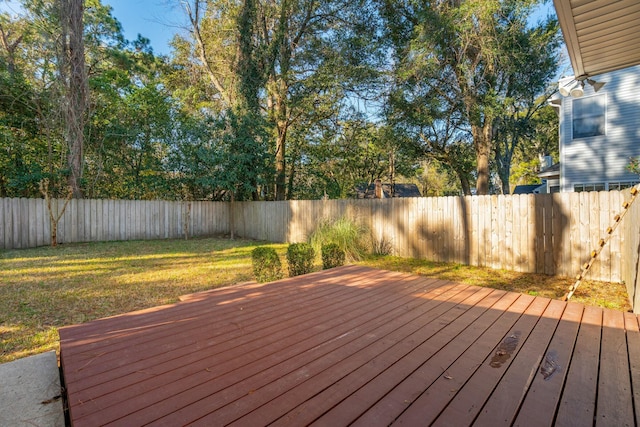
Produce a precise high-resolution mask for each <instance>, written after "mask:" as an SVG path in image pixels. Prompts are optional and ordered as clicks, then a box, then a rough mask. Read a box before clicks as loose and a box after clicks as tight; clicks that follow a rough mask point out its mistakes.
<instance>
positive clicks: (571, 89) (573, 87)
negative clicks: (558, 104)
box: [558, 76, 605, 98]
mask: <svg viewBox="0 0 640 427" xmlns="http://www.w3.org/2000/svg"><path fill="white" fill-rule="evenodd" d="M585 81H586V82H587V83H589V85H590V86H591V87H593V90H594V91H595V92H597V91H599V90H600V89H602V86H604V85H605V83H604V82H597V81H595V80H593V79H590V78H588V77H587V76H580V77H576V78H575V79H573V80H571V81H570V82H569V83H567V84H565V85H561V86H560V87H559V88H558V91H559V92H560V95H562V96H572V97H574V98H580V97H581V96H583V95H584V82H585Z"/></svg>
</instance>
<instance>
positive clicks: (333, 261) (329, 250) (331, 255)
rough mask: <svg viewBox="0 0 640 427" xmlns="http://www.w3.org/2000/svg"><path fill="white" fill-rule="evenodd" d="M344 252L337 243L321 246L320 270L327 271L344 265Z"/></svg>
mask: <svg viewBox="0 0 640 427" xmlns="http://www.w3.org/2000/svg"><path fill="white" fill-rule="evenodd" d="M344 258H345V255H344V251H343V250H342V249H340V246H338V244H337V243H327V244H326V245H322V268H323V269H325V270H326V269H329V268H334V267H340V266H342V265H344Z"/></svg>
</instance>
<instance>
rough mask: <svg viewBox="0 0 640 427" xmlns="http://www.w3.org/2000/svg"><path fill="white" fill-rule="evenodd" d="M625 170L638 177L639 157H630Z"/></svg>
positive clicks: (639, 168)
mask: <svg viewBox="0 0 640 427" xmlns="http://www.w3.org/2000/svg"><path fill="white" fill-rule="evenodd" d="M627 170H628V171H629V172H631V173H635V174H636V175H640V157H631V158H630V159H629V164H628V165H627Z"/></svg>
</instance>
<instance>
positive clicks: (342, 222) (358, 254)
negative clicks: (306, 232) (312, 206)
mask: <svg viewBox="0 0 640 427" xmlns="http://www.w3.org/2000/svg"><path fill="white" fill-rule="evenodd" d="M368 236H369V232H368V230H367V228H366V227H363V226H361V225H359V224H358V223H356V222H355V221H353V220H350V219H348V218H340V219H338V220H335V221H333V222H331V221H325V222H322V223H320V225H319V226H318V228H316V230H315V231H314V232H313V234H311V237H310V239H309V242H310V243H311V245H312V246H313V248H314V249H315V250H316V251H320V250H321V248H322V245H326V244H328V243H335V244H337V245H338V247H339V248H340V249H342V250H343V251H344V253H345V257H346V259H347V260H348V261H358V260H360V259H362V258H364V256H365V255H366V254H367V252H368V249H369V243H368Z"/></svg>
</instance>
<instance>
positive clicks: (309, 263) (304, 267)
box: [287, 243, 316, 277]
mask: <svg viewBox="0 0 640 427" xmlns="http://www.w3.org/2000/svg"><path fill="white" fill-rule="evenodd" d="M315 256H316V253H315V250H314V249H313V247H312V246H311V245H310V244H308V243H292V244H290V245H289V247H288V248H287V262H288V263H289V276H291V277H294V276H300V275H301V274H307V273H311V272H312V271H313V260H314V258H315Z"/></svg>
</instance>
